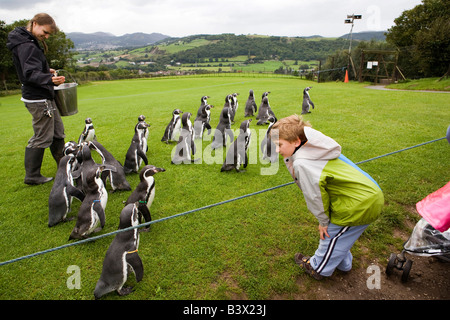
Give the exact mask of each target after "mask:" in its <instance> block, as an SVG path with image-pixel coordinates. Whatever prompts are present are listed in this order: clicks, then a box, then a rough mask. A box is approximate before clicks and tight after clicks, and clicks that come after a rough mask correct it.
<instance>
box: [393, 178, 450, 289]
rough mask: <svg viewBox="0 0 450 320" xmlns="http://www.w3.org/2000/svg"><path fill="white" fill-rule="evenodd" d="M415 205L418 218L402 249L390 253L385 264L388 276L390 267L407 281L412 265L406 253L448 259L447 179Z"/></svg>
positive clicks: (449, 200) (449, 208)
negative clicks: (445, 182)
mask: <svg viewBox="0 0 450 320" xmlns="http://www.w3.org/2000/svg"><path fill="white" fill-rule="evenodd" d="M416 208H417V211H418V212H419V214H420V215H421V216H422V219H420V220H419V222H417V224H416V226H415V227H414V230H413V232H412V234H411V236H410V238H409V239H408V241H406V242H405V244H404V245H403V250H402V252H401V253H399V254H395V253H391V255H390V257H389V262H388V264H387V267H386V274H387V275H388V276H390V275H391V274H392V273H393V270H394V269H398V270H403V273H402V276H401V280H402V282H406V281H408V278H409V273H410V271H411V267H412V264H413V262H412V260H409V259H407V258H406V253H410V254H412V255H416V256H429V257H431V256H435V257H437V258H438V259H441V260H443V261H445V262H450V182H449V183H447V184H446V185H445V186H444V187H442V188H441V189H439V190H437V191H435V192H433V193H432V194H430V195H428V196H427V197H426V198H424V199H423V200H422V201H420V202H418V203H417V205H416Z"/></svg>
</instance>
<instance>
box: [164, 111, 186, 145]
mask: <svg viewBox="0 0 450 320" xmlns="http://www.w3.org/2000/svg"><path fill="white" fill-rule="evenodd" d="M182 113H183V111H181V110H180V109H175V110H173V111H172V119H171V120H170V122H169V123H168V124H167V127H166V130H165V131H164V135H163V137H162V138H161V141H162V142H165V143H169V142H171V141H178V135H179V133H180V130H181V114H182Z"/></svg>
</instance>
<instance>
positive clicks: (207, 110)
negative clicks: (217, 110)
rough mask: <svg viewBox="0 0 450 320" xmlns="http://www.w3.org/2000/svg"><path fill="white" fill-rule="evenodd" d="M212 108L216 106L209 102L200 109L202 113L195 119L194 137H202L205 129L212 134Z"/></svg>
mask: <svg viewBox="0 0 450 320" xmlns="http://www.w3.org/2000/svg"><path fill="white" fill-rule="evenodd" d="M211 108H214V106H212V105H209V104H207V105H205V106H203V107H201V110H200V109H199V113H200V115H198V114H197V118H195V121H194V139H201V138H202V136H203V132H204V131H205V130H208V135H209V134H211V124H210V121H211Z"/></svg>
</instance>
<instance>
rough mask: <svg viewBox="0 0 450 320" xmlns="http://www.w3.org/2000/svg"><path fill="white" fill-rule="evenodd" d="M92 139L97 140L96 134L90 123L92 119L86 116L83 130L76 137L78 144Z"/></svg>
mask: <svg viewBox="0 0 450 320" xmlns="http://www.w3.org/2000/svg"><path fill="white" fill-rule="evenodd" d="M94 140H97V136H96V135H95V129H94V125H93V124H92V119H91V118H86V120H84V130H83V132H82V133H81V135H80V137H79V138H78V144H81V143H83V142H86V141H94Z"/></svg>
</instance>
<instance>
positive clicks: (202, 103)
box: [196, 96, 210, 118]
mask: <svg viewBox="0 0 450 320" xmlns="http://www.w3.org/2000/svg"><path fill="white" fill-rule="evenodd" d="M209 98H210V96H203V97H201V98H200V107H198V110H197V116H196V118H198V117H201V116H202V113H203V107H205V106H207V105H208V99H209Z"/></svg>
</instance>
